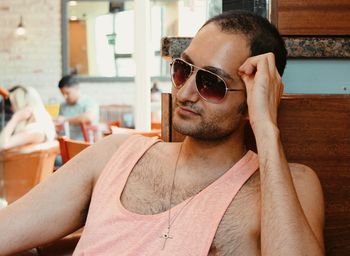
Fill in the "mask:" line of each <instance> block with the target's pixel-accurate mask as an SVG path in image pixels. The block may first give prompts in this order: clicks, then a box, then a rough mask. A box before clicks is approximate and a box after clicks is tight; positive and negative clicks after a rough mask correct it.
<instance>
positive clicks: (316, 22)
mask: <svg viewBox="0 0 350 256" xmlns="http://www.w3.org/2000/svg"><path fill="white" fill-rule="evenodd" d="M276 1H278V3H277V5H278V7H277V24H278V25H277V26H278V29H279V31H280V32H281V33H282V35H350V0H276Z"/></svg>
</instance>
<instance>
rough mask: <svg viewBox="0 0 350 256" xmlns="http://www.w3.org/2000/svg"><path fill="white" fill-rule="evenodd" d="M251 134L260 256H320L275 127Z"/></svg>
mask: <svg viewBox="0 0 350 256" xmlns="http://www.w3.org/2000/svg"><path fill="white" fill-rule="evenodd" d="M254 133H255V136H256V142H257V149H258V153H259V164H260V179H261V209H262V212H261V249H262V255H322V254H323V252H322V246H320V244H319V241H318V240H317V238H316V237H315V235H314V233H313V231H312V229H311V227H310V225H309V223H308V221H307V219H306V216H305V214H304V212H303V209H302V207H301V204H300V202H299V200H298V197H297V193H296V190H295V187H294V185H293V179H292V176H291V173H290V169H289V166H288V162H287V160H286V157H285V154H284V151H283V147H282V144H281V141H280V137H279V130H278V128H277V127H275V126H274V125H268V126H265V127H263V128H260V129H255V131H254Z"/></svg>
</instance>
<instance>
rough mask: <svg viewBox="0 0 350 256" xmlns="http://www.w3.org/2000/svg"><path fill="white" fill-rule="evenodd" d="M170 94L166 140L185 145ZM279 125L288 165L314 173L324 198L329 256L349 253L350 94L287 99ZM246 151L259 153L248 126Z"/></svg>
mask: <svg viewBox="0 0 350 256" xmlns="http://www.w3.org/2000/svg"><path fill="white" fill-rule="evenodd" d="M171 113H172V104H171V95H170V94H162V138H163V140H165V141H182V140H183V139H184V136H183V135H182V134H179V133H177V132H176V131H175V130H174V129H173V126H172V117H171ZM278 125H279V129H280V132H281V140H282V144H283V146H284V151H285V153H286V156H287V159H288V161H289V162H297V163H303V164H306V165H308V166H310V167H311V168H313V169H314V170H315V172H316V173H317V175H318V177H319V179H320V181H321V184H322V188H323V192H324V198H325V214H326V223H325V245H326V253H327V255H337V256H340V255H344V256H345V255H349V252H350V95H285V96H284V97H283V98H282V100H281V104H280V108H279V115H278ZM245 140H246V144H247V147H248V148H249V149H252V150H254V151H256V145H255V138H254V134H253V132H252V130H251V127H250V126H249V125H247V127H246V134H245Z"/></svg>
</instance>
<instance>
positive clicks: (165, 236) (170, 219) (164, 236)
mask: <svg viewBox="0 0 350 256" xmlns="http://www.w3.org/2000/svg"><path fill="white" fill-rule="evenodd" d="M182 145H183V144H181V145H180V149H179V153H178V155H177V158H176V162H175V169H174V174H173V181H172V184H171V190H170V198H169V210H168V225H167V230H166V232H164V233H163V234H162V235H161V236H160V238H162V239H164V243H163V246H162V250H164V249H165V246H166V243H167V241H168V240H169V239H173V238H174V237H173V236H171V235H170V231H171V227H172V225H173V224H174V222H175V220H176V218H177V217H178V216H179V215H180V213H181V212H182V211H183V210H184V209H185V207H186V206H187V205H188V204H189V203H190V202H191V201H192V200H193V199H194V198H195V196H196V195H198V194H199V193H200V192H201V191H202V190H203V189H204V188H206V186H205V187H204V188H202V189H201V190H200V191H199V192H197V193H196V194H194V195H193V196H191V197H190V198H189V200H188V201H187V202H186V204H185V205H184V206H182V208H181V209H180V210H179V211H178V213H177V214H175V215H174V216H173V217H171V208H172V198H173V191H174V188H175V177H176V171H177V164H178V162H179V158H180V155H181V151H182ZM245 154H246V150H243V154H242V156H241V157H240V158H239V159H241V158H242V157H243V156H244V155H245ZM231 167H232V166H231ZM231 167H229V168H228V170H229V169H230V168H231ZM226 171H227V170H226Z"/></svg>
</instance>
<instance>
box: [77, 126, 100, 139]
mask: <svg viewBox="0 0 350 256" xmlns="http://www.w3.org/2000/svg"><path fill="white" fill-rule="evenodd" d="M80 129H81V132H82V133H83V138H84V141H85V142H89V143H92V142H96V141H97V140H98V139H99V127H98V125H96V124H91V123H90V122H81V123H80Z"/></svg>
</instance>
